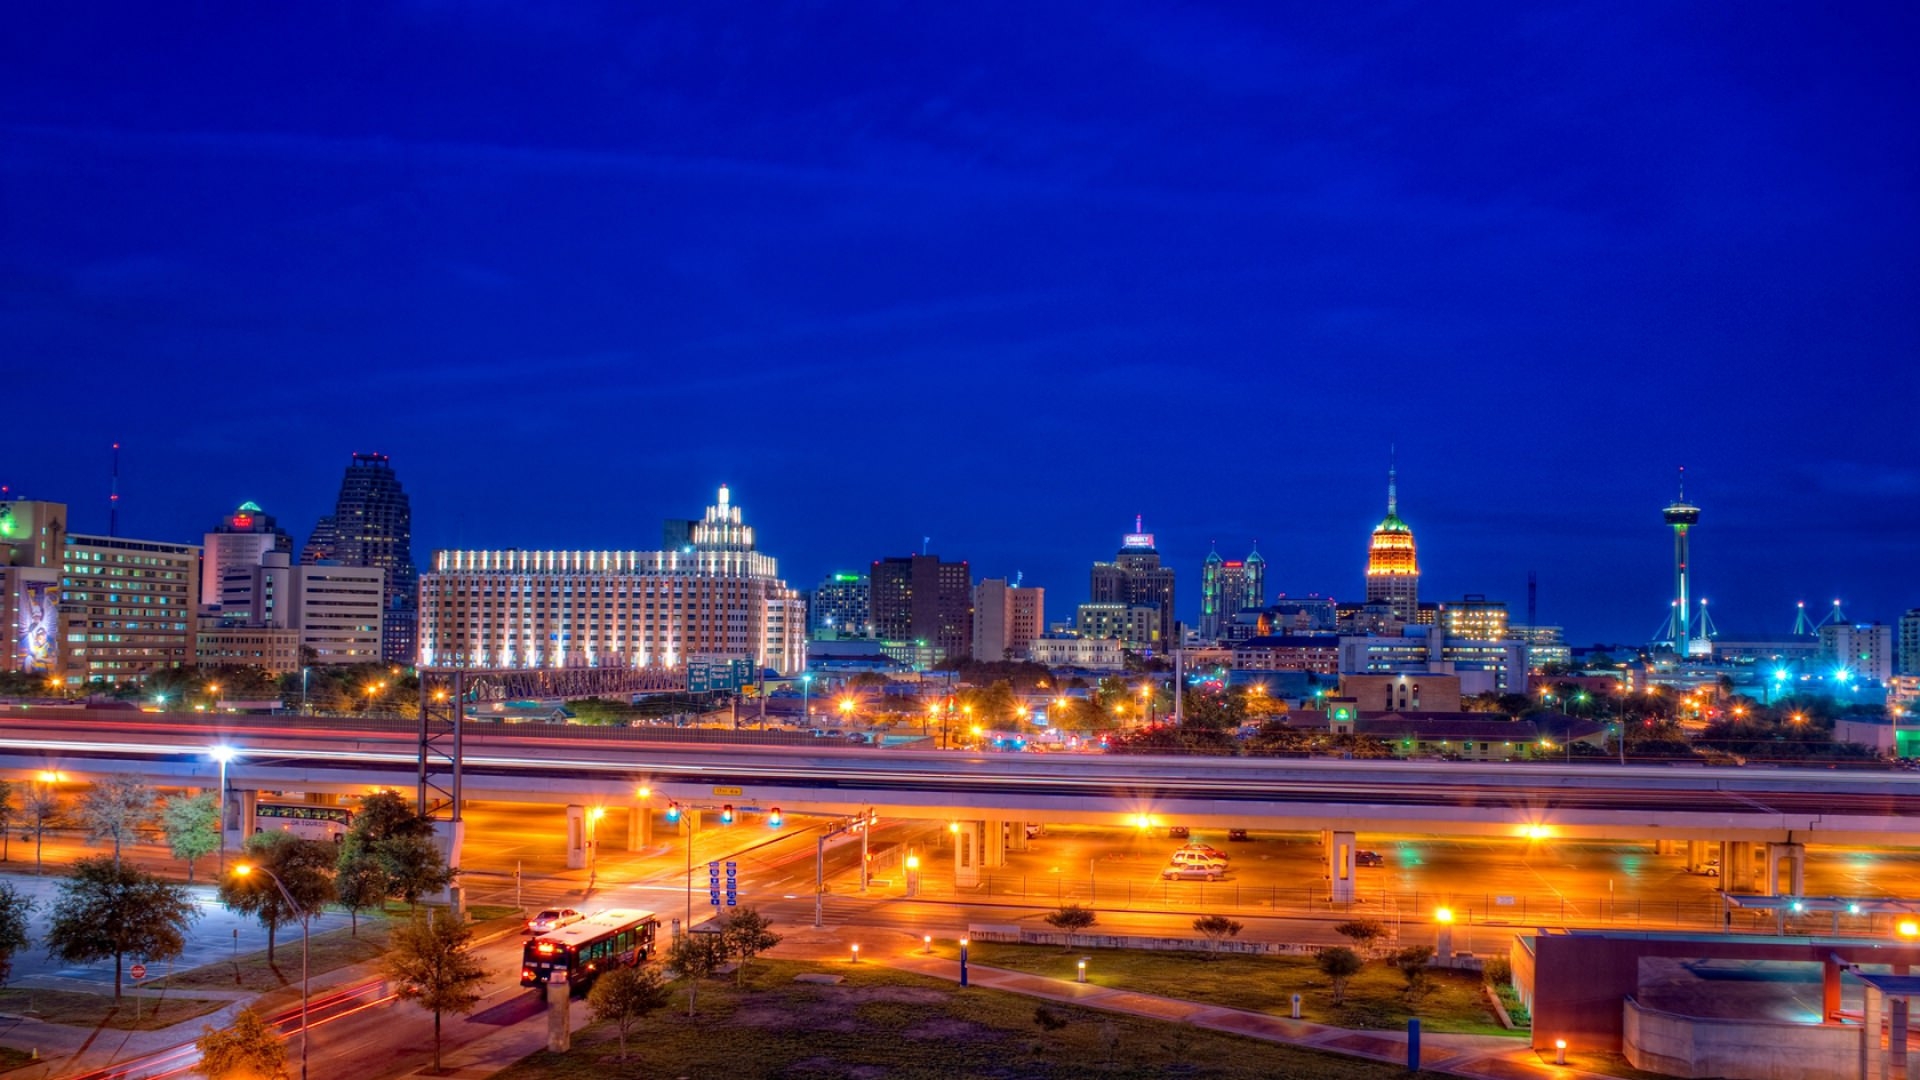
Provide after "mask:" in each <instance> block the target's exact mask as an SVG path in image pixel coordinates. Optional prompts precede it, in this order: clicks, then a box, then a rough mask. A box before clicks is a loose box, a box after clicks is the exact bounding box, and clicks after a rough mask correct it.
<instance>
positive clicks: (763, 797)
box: [0, 712, 1920, 846]
mask: <svg viewBox="0 0 1920 1080" xmlns="http://www.w3.org/2000/svg"><path fill="white" fill-rule="evenodd" d="M646 736H647V732H646V731H645V730H644V729H640V730H633V731H627V730H624V729H598V730H592V729H587V730H582V729H575V728H555V727H546V726H514V727H503V726H499V725H493V724H475V725H470V726H469V729H468V734H467V735H466V740H465V744H466V750H465V762H466V766H465V797H466V798H467V799H469V800H475V799H479V800H501V801H508V802H532V803H550V804H558V805H570V806H592V805H596V804H608V805H634V804H635V803H636V802H638V801H639V799H638V792H639V791H640V789H642V788H646V789H649V790H650V792H651V799H650V800H649V801H650V803H651V805H652V807H653V808H654V809H655V810H656V811H660V810H664V808H665V806H666V803H667V801H668V800H677V801H679V802H681V803H682V804H685V805H690V806H696V807H698V806H718V805H720V804H723V803H725V804H731V805H733V806H735V807H736V808H739V809H740V810H741V811H743V812H750V811H751V810H753V809H756V808H757V809H766V808H771V807H776V806H777V807H780V808H781V809H782V810H783V812H784V813H786V814H789V815H796V814H828V815H834V814H852V813H856V812H858V811H861V810H863V809H867V808H873V809H875V810H877V811H878V812H879V813H881V814H883V815H887V816H894V817H911V818H926V819H952V820H965V821H980V820H988V821H992V820H1000V821H1029V822H1058V823H1085V824H1110V825H1137V824H1142V823H1146V824H1151V825H1154V826H1163V825H1169V824H1184V825H1190V826H1195V827H1211V828H1257V829H1268V830H1305V831H1313V830H1320V831H1340V832H1353V833H1360V834H1366V833H1414V834H1426V835H1436V836H1446V835H1477V836H1537V837H1563V838H1585V839H1611V840H1627V839H1642V840H1674V841H1683V840H1694V841H1701V840H1715V841H1751V842H1754V843H1774V844H1807V843H1815V844H1833V845H1845V846H1887V845H1910V844H1914V843H1915V842H1916V837H1920V776H1915V775H1912V774H1906V773H1896V772H1879V771H1873V772H1856V771H1836V770H1825V769H1817V770H1816V769H1774V768H1711V769H1709V768H1698V767H1695V768H1674V767H1665V766H1625V767H1622V766H1617V765H1607V764H1600V763H1582V764H1577V765H1550V764H1538V763H1511V764H1509V763H1477V762H1415V761H1334V760H1317V759H1316V760H1302V759H1254V758H1184V757H1148V756H1114V755H1078V754H1034V753H974V752H958V751H949V752H938V751H925V750H913V749H891V750H880V749H874V748H869V747H853V746H845V745H840V744H835V743H831V742H829V741H827V740H814V742H813V744H812V745H804V746H795V747H779V746H735V745H725V746H721V745H686V744H674V743H664V742H658V741H649V740H648V739H647V737H646ZM216 744H220V745H227V746H231V747H234V748H235V749H236V750H237V751H238V752H239V756H238V757H236V758H235V759H234V760H233V761H232V763H231V764H230V765H229V766H228V782H229V786H230V787H231V788H234V789H244V790H265V791H284V792H302V793H313V794H337V795H346V794H357V793H361V792H365V791H367V790H369V789H371V788H379V787H392V788H396V789H398V790H401V791H405V792H412V791H413V790H414V786H415V782H416V776H417V773H416V736H415V734H414V732H413V730H412V729H411V728H410V727H408V726H406V725H403V724H400V723H398V722H390V723H387V724H379V723H377V722H375V723H357V722H351V721H340V720H333V719H323V718H308V717H260V718H242V717H211V718H204V719H198V718H192V717H178V716H173V717H161V716H153V715H148V714H140V713H124V714H103V713H72V714H62V713H59V712H48V713H24V712H23V713H9V714H4V718H3V719H0V775H7V776H12V777H15V778H31V777H33V776H35V775H37V774H39V773H40V772H42V771H46V770H54V771H58V772H60V773H62V774H63V775H65V776H67V777H69V778H72V779H75V780H84V779H89V778H92V777H95V776H99V775H104V774H109V773H128V774H135V775H140V776H144V777H145V778H147V779H148V780H149V781H150V782H152V783H154V784H156V785H161V786H169V787H214V786H216V785H217V783H218V780H217V776H218V766H217V765H216V764H215V763H214V761H213V760H212V758H211V757H209V756H208V753H207V751H208V749H209V748H210V747H212V746H214V745H216Z"/></svg>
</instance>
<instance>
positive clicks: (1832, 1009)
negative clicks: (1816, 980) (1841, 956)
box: [1820, 956, 1840, 1024]
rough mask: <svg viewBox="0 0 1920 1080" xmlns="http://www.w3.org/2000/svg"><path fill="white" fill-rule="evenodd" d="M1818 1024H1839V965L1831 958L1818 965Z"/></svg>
mask: <svg viewBox="0 0 1920 1080" xmlns="http://www.w3.org/2000/svg"><path fill="white" fill-rule="evenodd" d="M1820 1022H1821V1023H1823V1024H1837V1023H1839V1022H1840V965H1839V964H1837V963H1835V962H1834V959H1833V957H1831V956H1829V957H1827V959H1826V961H1825V962H1824V963H1822V964H1821V965H1820Z"/></svg>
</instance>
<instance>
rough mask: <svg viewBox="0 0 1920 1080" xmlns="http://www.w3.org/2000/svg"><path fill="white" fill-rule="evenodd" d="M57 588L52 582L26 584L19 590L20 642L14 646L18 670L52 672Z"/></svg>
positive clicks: (57, 606) (57, 600)
mask: <svg viewBox="0 0 1920 1080" xmlns="http://www.w3.org/2000/svg"><path fill="white" fill-rule="evenodd" d="M58 590H59V586H57V585H55V584H54V583H53V582H51V581H29V582H25V583H24V584H23V587H22V588H21V590H20V617H19V619H18V620H17V622H18V624H19V625H18V629H19V641H18V644H17V646H16V649H17V652H18V655H19V660H20V664H19V667H20V670H22V671H50V670H52V669H53V650H54V645H55V643H56V641H57V640H58V639H57V638H55V636H54V635H55V633H56V627H55V622H54V620H55V616H57V615H58V614H59V613H60V601H59V598H58V596H57V595H56V594H57V592H58Z"/></svg>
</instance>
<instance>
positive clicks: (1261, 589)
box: [1200, 546, 1267, 641]
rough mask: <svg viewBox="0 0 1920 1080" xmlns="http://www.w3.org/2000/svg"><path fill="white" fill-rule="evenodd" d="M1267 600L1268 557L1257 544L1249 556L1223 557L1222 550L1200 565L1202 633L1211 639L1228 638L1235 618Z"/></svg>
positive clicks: (1215, 552)
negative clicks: (1237, 558) (1240, 557)
mask: <svg viewBox="0 0 1920 1080" xmlns="http://www.w3.org/2000/svg"><path fill="white" fill-rule="evenodd" d="M1266 603H1267V560H1266V558H1265V557H1264V556H1262V555H1261V554H1260V548H1259V547H1258V546H1255V547H1254V549H1253V552H1252V553H1251V554H1249V555H1248V556H1247V557H1246V559H1245V560H1244V561H1243V560H1235V559H1222V558H1221V557H1220V552H1219V550H1218V549H1215V550H1213V551H1209V552H1208V553H1207V560H1206V562H1205V563H1203V564H1201V567H1200V636H1201V637H1202V638H1205V639H1206V640H1208V641H1219V640H1222V639H1223V638H1225V637H1227V636H1228V635H1227V625H1228V624H1229V623H1230V622H1232V621H1233V617H1234V616H1235V615H1238V614H1239V613H1240V612H1242V611H1245V610H1247V609H1249V608H1262V607H1265V606H1266Z"/></svg>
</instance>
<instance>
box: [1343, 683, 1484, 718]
mask: <svg viewBox="0 0 1920 1080" xmlns="http://www.w3.org/2000/svg"><path fill="white" fill-rule="evenodd" d="M1340 696H1341V697H1343V698H1352V699H1353V703H1354V707H1355V708H1357V709H1359V710H1360V712H1361V713H1363V714H1365V713H1381V712H1429V713H1457V712H1459V711H1460V677H1459V676H1458V675H1436V674H1431V673H1416V674H1399V675H1342V676H1340Z"/></svg>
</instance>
